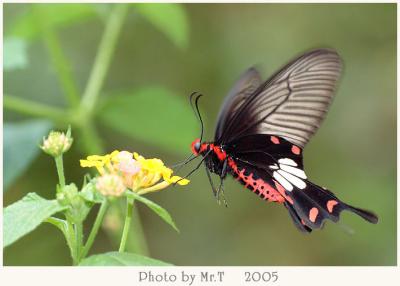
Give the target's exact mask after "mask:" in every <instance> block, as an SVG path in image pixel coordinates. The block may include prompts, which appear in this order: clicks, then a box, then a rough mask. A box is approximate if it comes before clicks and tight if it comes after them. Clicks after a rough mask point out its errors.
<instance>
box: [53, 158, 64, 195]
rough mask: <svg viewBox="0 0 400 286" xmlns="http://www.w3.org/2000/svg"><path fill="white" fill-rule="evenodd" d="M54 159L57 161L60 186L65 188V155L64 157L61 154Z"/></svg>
mask: <svg viewBox="0 0 400 286" xmlns="http://www.w3.org/2000/svg"><path fill="white" fill-rule="evenodd" d="M54 159H55V161H56V167H57V174H58V181H59V183H60V187H61V188H64V187H65V176H64V164H63V157H62V155H59V156H57V157H55V158H54Z"/></svg>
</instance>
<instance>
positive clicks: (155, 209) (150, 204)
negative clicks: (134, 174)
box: [126, 192, 179, 232]
mask: <svg viewBox="0 0 400 286" xmlns="http://www.w3.org/2000/svg"><path fill="white" fill-rule="evenodd" d="M126 194H127V196H129V197H131V198H134V199H135V200H138V201H140V202H142V203H144V204H145V205H146V206H148V207H149V208H150V209H151V210H152V211H153V212H155V213H156V214H157V215H159V216H160V217H161V218H162V219H163V220H164V221H165V222H166V223H168V224H169V225H170V226H172V227H173V228H174V229H175V230H176V231H177V232H179V229H178V228H177V227H176V225H175V222H174V221H173V220H172V217H171V215H170V214H169V213H168V212H167V211H166V210H165V209H164V208H163V207H161V206H160V205H158V204H156V203H155V202H152V201H150V200H149V199H146V198H145V197H142V196H140V195H138V194H136V193H134V192H127V193H126Z"/></svg>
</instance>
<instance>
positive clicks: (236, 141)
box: [192, 50, 378, 232]
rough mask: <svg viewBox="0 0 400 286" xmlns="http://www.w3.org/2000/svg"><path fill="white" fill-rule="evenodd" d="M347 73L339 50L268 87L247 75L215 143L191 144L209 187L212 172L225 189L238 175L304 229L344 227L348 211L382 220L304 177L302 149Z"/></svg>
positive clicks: (309, 58) (287, 70) (224, 111)
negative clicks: (328, 222) (228, 179)
mask: <svg viewBox="0 0 400 286" xmlns="http://www.w3.org/2000/svg"><path fill="white" fill-rule="evenodd" d="M340 70H341V60H340V58H339V56H338V55H337V53H336V52H335V51H332V50H315V51H311V52H309V53H306V54H304V55H302V56H301V57H299V58H297V59H295V60H293V61H292V62H290V63H289V64H288V65H286V66H285V67H283V68H282V69H281V70H280V71H279V72H277V73H276V74H274V75H273V76H272V77H271V78H270V79H268V80H267V81H265V82H261V79H260V76H259V74H258V72H257V71H256V70H255V69H249V70H248V71H247V72H245V73H244V74H243V75H242V77H241V78H240V79H239V80H238V82H237V83H236V85H235V86H234V87H233V89H232V90H231V92H230V93H229V94H228V96H227V98H226V99H225V102H224V104H223V106H222V108H221V111H220V114H219V116H218V123H217V127H216V132H215V136H214V141H213V142H201V139H196V140H195V141H194V142H193V143H192V152H193V154H194V155H196V156H203V161H204V163H205V166H206V170H207V174H208V176H209V179H210V182H211V183H212V181H211V177H210V175H209V173H208V172H209V171H210V172H212V173H215V174H217V175H218V176H219V177H220V179H221V184H220V188H221V187H222V183H223V180H224V179H225V178H226V176H227V175H228V174H230V175H232V176H233V177H234V178H235V179H237V180H238V181H239V182H240V183H241V184H243V185H244V186H245V187H246V188H247V189H249V190H251V191H252V192H253V193H255V194H257V195H258V196H259V197H260V198H262V199H263V200H266V201H270V202H276V203H280V204H283V205H284V206H285V207H286V208H287V210H288V211H289V214H290V216H291V218H292V219H293V222H294V223H295V225H296V227H297V228H298V229H299V230H301V231H304V232H311V231H312V229H316V228H321V227H322V226H323V222H324V220H326V219H329V220H332V221H334V222H337V221H338V220H339V214H340V212H341V211H342V210H349V211H351V212H353V213H356V214H358V215H360V216H361V217H362V218H364V219H366V220H367V221H369V222H372V223H376V222H377V220H378V218H377V217H376V216H375V215H374V214H373V213H371V212H369V211H366V210H362V209H358V208H355V207H352V206H350V205H347V204H346V203H344V202H342V201H341V200H339V199H338V198H337V197H336V196H335V195H334V194H333V193H332V192H330V191H328V190H327V189H325V188H323V187H320V186H318V185H315V184H314V183H312V182H311V181H309V180H308V177H307V175H306V173H305V172H304V166H303V154H302V153H303V149H304V147H305V145H306V144H307V143H308V141H309V139H310V138H311V136H312V135H313V134H314V133H315V132H316V130H317V129H318V128H319V125H320V123H321V122H322V120H323V119H324V117H325V114H326V112H327V110H328V107H329V105H330V103H331V101H332V97H333V91H334V88H335V85H336V81H337V80H338V77H339V74H340ZM213 189H214V187H213Z"/></svg>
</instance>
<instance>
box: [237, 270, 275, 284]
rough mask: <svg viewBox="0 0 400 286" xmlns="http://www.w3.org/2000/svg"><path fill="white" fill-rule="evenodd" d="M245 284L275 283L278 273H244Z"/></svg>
mask: <svg viewBox="0 0 400 286" xmlns="http://www.w3.org/2000/svg"><path fill="white" fill-rule="evenodd" d="M244 277H245V282H276V281H278V272H277V271H272V272H257V271H255V272H244Z"/></svg>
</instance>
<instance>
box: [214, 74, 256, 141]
mask: <svg viewBox="0 0 400 286" xmlns="http://www.w3.org/2000/svg"><path fill="white" fill-rule="evenodd" d="M261 83H262V81H261V76H260V74H259V73H258V71H257V70H256V69H255V68H250V69H248V70H247V71H245V72H244V73H243V74H242V75H241V76H240V78H239V79H238V80H237V81H236V83H235V85H234V86H233V88H232V89H231V91H230V92H229V93H228V95H227V96H226V97H225V100H224V102H223V104H222V108H221V110H220V112H219V114H218V123H217V127H216V129H215V136H216V137H220V136H221V135H222V133H223V130H224V127H225V126H226V124H227V122H230V121H231V120H232V117H233V116H234V115H235V114H236V112H237V110H238V109H239V107H240V106H241V105H242V104H243V103H244V102H245V101H246V99H247V98H248V97H249V96H251V95H252V94H253V93H254V92H255V91H256V90H257V88H258V87H259V86H260V85H261Z"/></svg>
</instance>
